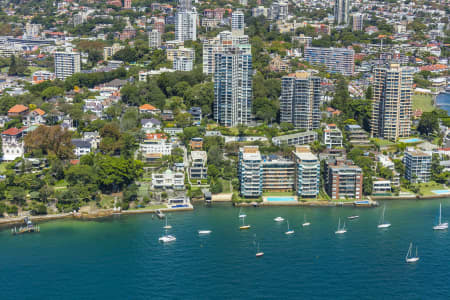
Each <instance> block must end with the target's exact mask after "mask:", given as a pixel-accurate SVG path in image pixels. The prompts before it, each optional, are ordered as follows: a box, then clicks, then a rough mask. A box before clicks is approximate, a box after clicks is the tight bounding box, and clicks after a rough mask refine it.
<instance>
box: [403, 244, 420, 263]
mask: <svg viewBox="0 0 450 300" xmlns="http://www.w3.org/2000/svg"><path fill="white" fill-rule="evenodd" d="M412 246H413V244H412V243H410V244H409V249H408V253H406V258H405V260H406V262H407V263H414V262H417V261H418V260H419V256H418V255H417V246H416V256H412Z"/></svg>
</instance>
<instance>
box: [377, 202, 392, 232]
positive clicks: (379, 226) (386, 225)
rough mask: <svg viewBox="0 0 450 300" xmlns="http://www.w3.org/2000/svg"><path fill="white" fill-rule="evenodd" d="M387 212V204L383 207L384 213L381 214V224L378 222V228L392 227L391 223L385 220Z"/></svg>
mask: <svg viewBox="0 0 450 300" xmlns="http://www.w3.org/2000/svg"><path fill="white" fill-rule="evenodd" d="M385 212H386V205H385V206H384V208H383V213H382V214H381V219H380V224H378V228H389V227H391V224H390V223H385V222H384V213H385Z"/></svg>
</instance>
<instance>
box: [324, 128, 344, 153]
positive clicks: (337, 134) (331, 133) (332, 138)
mask: <svg viewBox="0 0 450 300" xmlns="http://www.w3.org/2000/svg"><path fill="white" fill-rule="evenodd" d="M343 139H344V138H343V136H342V132H341V130H340V129H339V128H338V127H337V126H336V124H328V125H327V127H326V128H325V129H324V131H323V140H324V144H325V145H326V146H327V148H337V147H342V140H343Z"/></svg>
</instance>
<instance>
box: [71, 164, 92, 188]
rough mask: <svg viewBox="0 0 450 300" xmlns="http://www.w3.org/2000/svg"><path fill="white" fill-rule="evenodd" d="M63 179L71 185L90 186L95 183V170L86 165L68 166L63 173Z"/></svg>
mask: <svg viewBox="0 0 450 300" xmlns="http://www.w3.org/2000/svg"><path fill="white" fill-rule="evenodd" d="M64 175H65V178H66V180H67V182H68V183H69V184H71V185H76V184H92V183H95V182H96V181H97V177H96V174H95V170H94V168H93V167H92V166H88V165H81V164H79V165H74V166H70V168H69V169H67V170H66V171H65V174H64Z"/></svg>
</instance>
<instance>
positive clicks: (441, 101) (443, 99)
mask: <svg viewBox="0 0 450 300" xmlns="http://www.w3.org/2000/svg"><path fill="white" fill-rule="evenodd" d="M436 105H437V106H438V107H439V108H442V109H445V110H446V111H447V113H450V93H440V94H439V95H437V96H436Z"/></svg>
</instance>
